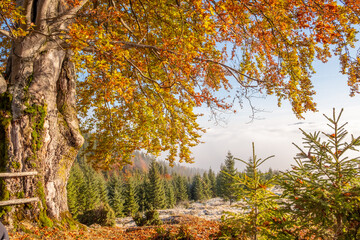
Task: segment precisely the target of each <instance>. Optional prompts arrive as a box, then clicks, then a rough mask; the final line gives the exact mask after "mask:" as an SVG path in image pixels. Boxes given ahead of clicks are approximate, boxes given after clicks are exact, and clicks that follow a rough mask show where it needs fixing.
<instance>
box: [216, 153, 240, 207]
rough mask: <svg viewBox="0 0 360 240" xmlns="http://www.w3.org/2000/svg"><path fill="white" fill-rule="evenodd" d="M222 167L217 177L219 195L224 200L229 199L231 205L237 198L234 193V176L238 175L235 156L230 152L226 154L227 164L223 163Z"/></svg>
mask: <svg viewBox="0 0 360 240" xmlns="http://www.w3.org/2000/svg"><path fill="white" fill-rule="evenodd" d="M220 169H221V171H220V173H219V174H218V178H217V190H218V195H219V196H220V197H221V198H223V199H224V200H229V201H230V205H231V204H232V202H233V201H235V199H236V196H235V195H234V184H235V179H234V177H235V176H236V175H237V171H236V169H235V160H234V157H233V155H232V154H231V153H230V152H228V154H227V156H226V159H225V164H224V165H221V167H220Z"/></svg>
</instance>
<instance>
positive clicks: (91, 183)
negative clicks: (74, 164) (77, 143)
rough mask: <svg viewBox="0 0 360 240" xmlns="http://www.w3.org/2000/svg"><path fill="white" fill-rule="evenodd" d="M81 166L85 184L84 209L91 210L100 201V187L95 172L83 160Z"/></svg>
mask: <svg viewBox="0 0 360 240" xmlns="http://www.w3.org/2000/svg"><path fill="white" fill-rule="evenodd" d="M81 168H82V170H83V173H84V178H85V185H86V188H85V191H84V192H83V194H84V199H85V211H86V210H92V209H95V208H96V206H98V205H99V203H100V202H101V199H100V191H99V190H100V189H99V187H98V184H97V183H98V182H97V173H96V171H95V170H94V169H93V168H92V167H91V166H89V165H88V164H87V163H85V162H84V163H82V164H81Z"/></svg>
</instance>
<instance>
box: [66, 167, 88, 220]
mask: <svg viewBox="0 0 360 240" xmlns="http://www.w3.org/2000/svg"><path fill="white" fill-rule="evenodd" d="M84 191H85V178H84V174H83V172H82V170H81V168H80V165H79V164H78V163H77V162H75V163H74V165H73V167H72V168H71V171H70V176H69V181H68V184H67V194H68V206H69V210H70V213H71V214H72V216H73V218H75V219H76V218H77V216H78V215H79V214H82V213H83V211H84V209H85V199H84V197H85V196H84V195H83V194H82V193H83V192H84Z"/></svg>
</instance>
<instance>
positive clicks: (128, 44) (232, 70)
mask: <svg viewBox="0 0 360 240" xmlns="http://www.w3.org/2000/svg"><path fill="white" fill-rule="evenodd" d="M111 43H112V44H117V43H118V44H122V45H123V48H124V49H130V48H143V49H152V50H156V51H159V52H160V51H162V52H169V53H171V54H175V55H183V54H179V53H176V52H174V51H171V50H164V49H161V48H158V47H155V46H152V45H146V44H139V43H133V42H126V41H113V42H111ZM95 50H96V49H95V47H92V46H90V47H86V48H83V51H88V52H93V51H95ZM194 60H196V61H202V62H211V63H214V64H217V65H219V66H221V67H223V68H225V69H226V70H228V71H229V72H230V73H231V74H232V75H233V76H234V74H233V73H236V74H239V75H241V76H244V77H246V78H247V79H250V80H252V81H255V82H257V83H263V82H264V81H263V80H260V79H257V78H253V77H250V76H248V75H246V74H243V73H241V72H240V71H239V70H236V69H235V68H232V67H230V66H228V65H226V64H224V63H221V62H218V61H215V60H213V59H206V58H200V57H196V58H194ZM234 77H235V76H234ZM235 79H236V80H237V81H238V82H239V83H240V82H241V81H240V80H239V79H238V78H237V77H235ZM248 87H256V86H250V85H249V86H248Z"/></svg>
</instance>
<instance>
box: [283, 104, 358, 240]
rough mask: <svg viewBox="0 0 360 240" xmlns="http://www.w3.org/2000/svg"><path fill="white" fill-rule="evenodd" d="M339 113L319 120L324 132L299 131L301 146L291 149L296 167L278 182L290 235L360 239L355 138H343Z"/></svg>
mask: <svg viewBox="0 0 360 240" xmlns="http://www.w3.org/2000/svg"><path fill="white" fill-rule="evenodd" d="M342 112H343V110H341V111H340V113H339V114H338V115H336V113H335V109H334V110H333V114H332V117H328V116H326V115H324V116H325V118H326V119H327V120H328V121H329V123H328V124H327V125H328V126H329V127H330V129H329V130H328V131H327V132H320V131H317V132H314V133H306V132H305V131H304V130H302V129H300V130H301V132H302V134H303V140H304V142H303V144H304V147H303V148H301V147H299V146H297V145H295V144H294V145H295V146H296V147H297V148H298V150H299V154H298V155H297V157H296V158H295V160H296V165H293V166H292V170H288V171H286V172H285V173H284V174H283V176H282V179H281V181H280V183H281V188H282V189H283V190H284V191H283V197H285V199H284V200H283V202H282V203H283V205H284V208H283V210H285V212H287V213H288V214H289V215H290V216H291V217H290V218H289V219H288V220H287V221H288V222H290V223H291V225H292V226H295V225H296V226H297V228H296V229H291V230H294V231H295V233H294V234H299V233H302V234H303V235H305V236H304V237H307V239H346V240H347V239H360V231H359V229H360V207H359V206H360V172H359V166H360V156H359V155H358V154H357V153H356V152H358V151H359V146H360V136H358V137H356V138H355V137H354V136H353V135H351V136H350V137H349V138H348V132H347V130H346V129H345V126H346V124H347V123H341V122H340V118H341V115H342ZM355 154H356V155H357V156H356V155H355Z"/></svg>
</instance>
